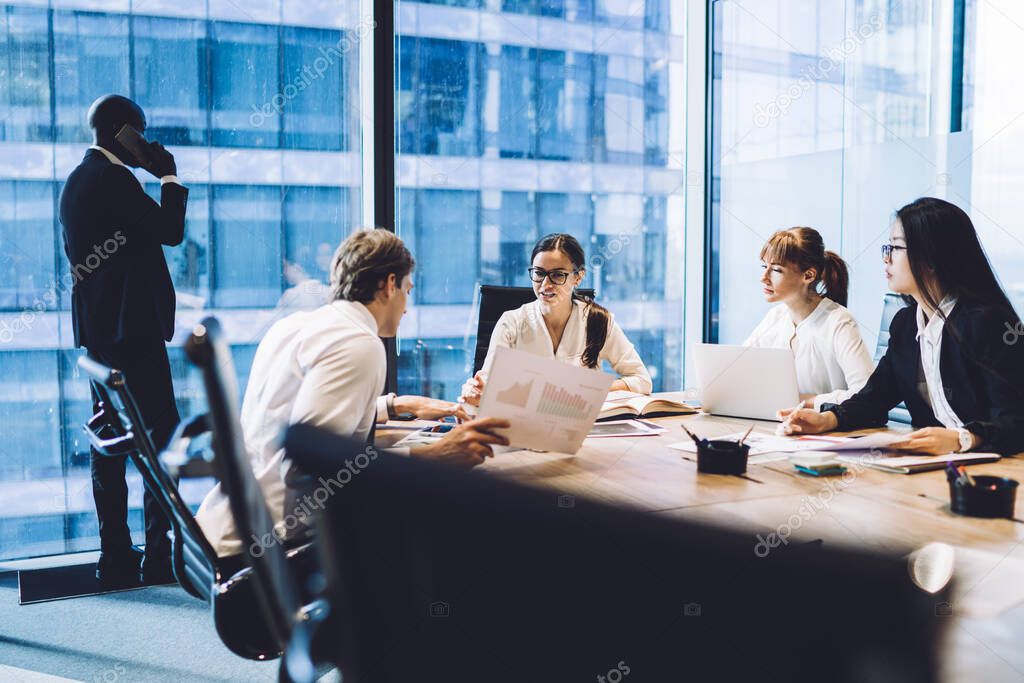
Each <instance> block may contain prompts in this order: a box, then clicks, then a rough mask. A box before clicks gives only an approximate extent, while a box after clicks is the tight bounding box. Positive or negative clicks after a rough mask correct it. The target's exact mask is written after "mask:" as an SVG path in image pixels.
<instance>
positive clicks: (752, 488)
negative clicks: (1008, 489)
mask: <svg viewBox="0 0 1024 683" xmlns="http://www.w3.org/2000/svg"><path fill="white" fill-rule="evenodd" d="M652 421H653V422H657V423H659V424H661V425H663V426H665V427H667V428H668V431H667V432H665V433H663V434H660V435H658V436H644V437H634V438H621V437H617V438H603V439H587V440H586V441H584V444H583V447H582V448H581V449H580V451H579V452H578V453H577V454H576V455H574V456H569V455H565V454H556V453H536V452H530V451H516V452H509V453H501V454H498V455H496V456H495V457H494V458H493V459H489V460H488V461H487V462H486V463H485V464H483V465H481V466H480V468H479V469H483V470H486V471H489V472H492V473H494V474H495V475H497V476H501V477H505V478H508V479H510V480H514V481H517V482H520V483H524V484H529V485H532V486H538V487H542V488H548V489H550V490H551V491H552V494H553V495H554V496H557V500H555V501H553V504H559V505H566V506H568V505H573V504H574V499H575V497H577V496H579V497H587V498H591V499H594V500H598V501H604V502H608V503H613V504H617V505H625V506H629V507H632V508H635V509H640V510H644V511H649V512H651V513H655V514H662V515H668V516H671V517H679V518H685V519H687V520H697V521H702V522H706V523H709V524H714V525H719V526H726V527H729V528H732V529H736V530H740V531H743V532H747V533H749V534H750V538H751V552H754V551H755V546H756V545H757V544H758V542H759V537H758V535H760V538H762V539H765V538H767V537H768V536H769V534H772V533H775V534H787V535H788V536H789V538H788V540H789V542H790V543H800V542H808V541H813V540H817V539H821V540H822V541H824V543H825V544H845V545H847V546H854V547H859V548H866V549H871V550H877V551H882V552H887V553H897V554H909V553H911V552H913V551H915V550H918V549H920V548H921V547H923V546H925V545H927V544H929V543H933V542H941V543H945V544H949V545H951V546H953V548H954V558H955V559H954V569H955V573H956V574H955V575H956V579H955V584H954V585H955V588H954V592H953V597H952V599H951V605H950V608H951V610H952V616H945V614H944V613H942V614H939V615H937V618H946V619H950V620H951V622H952V624H951V626H950V628H948V629H947V633H948V642H946V643H944V644H943V646H942V647H943V651H944V652H945V653H946V654H945V655H944V656H943V666H944V672H943V678H944V680H948V681H965V680H985V681H1016V680H1022V681H1024V647H1022V642H1024V604H1022V603H1024V521H1014V520H1008V519H975V518H968V517H961V516H958V515H954V514H953V513H951V512H950V511H949V488H948V484H947V483H946V478H945V473H944V472H943V471H941V470H939V471H934V472H924V473H920V474H912V475H902V474H889V473H885V472H880V471H877V470H871V469H868V468H863V467H852V466H851V467H850V470H849V473H848V474H847V475H845V476H844V477H843V478H839V477H831V478H816V477H811V476H807V475H803V474H798V473H797V472H796V471H795V470H794V469H793V466H792V465H791V464H790V463H788V462H787V461H786V460H777V461H773V462H765V463H761V464H751V465H750V466H749V467H748V469H747V474H746V475H745V476H744V477H739V476H728V475H709V474H700V473H698V472H697V465H696V462H695V455H694V454H692V453H685V452H682V451H679V450H675V449H672V448H669V447H668V445H669V444H672V443H677V442H680V441H683V440H685V439H687V437H686V434H685V432H683V430H682V429H681V428H680V424H684V423H685V424H686V426H687V427H688V428H689V429H690V430H691V431H693V432H695V433H697V434H698V435H700V436H705V437H715V436H724V435H727V434H733V433H736V432H738V431H745V430H746V429H747V427H749V426H750V424H751V421H750V420H738V419H732V418H723V417H717V416H710V415H691V416H686V417H672V418H658V419H654V420H652ZM404 424H405V425H408V424H409V423H404ZM754 424H756V426H755V428H754V429H755V431H758V432H765V433H773V432H774V430H775V424H774V423H769V422H757V421H755V422H754ZM890 428H891V429H894V430H900V431H909V427H907V426H905V425H893V426H891V427H890ZM407 433H408V432H407V431H402V432H397V431H392V430H388V429H387V428H386V427H382V428H381V429H380V430H379V431H378V443H381V444H382V445H385V446H386V445H388V444H389V443H393V442H394V441H395V440H397V438H400V437H401V436H404V435H405V434H407ZM970 472H971V473H972V474H997V475H1000V476H1007V477H1012V478H1014V479H1017V480H1018V481H1024V457H1021V458H1009V459H1006V458H1004V459H1003V460H1000V461H999V462H996V463H991V464H985V465H975V466H972V467H971V468H970ZM1017 495H1018V500H1017V510H1016V514H1017V517H1018V519H1020V520H1024V503H1022V501H1021V496H1022V495H1024V494H1021V493H1020V491H1019V490H1018V494H1017ZM762 552H764V551H763V550H762ZM828 609H835V610H842V602H841V598H840V599H837V600H836V601H835V604H834V605H831V606H829V607H828ZM943 609H944V607H943ZM879 618H884V616H883V615H880V617H879Z"/></svg>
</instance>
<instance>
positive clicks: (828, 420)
mask: <svg viewBox="0 0 1024 683" xmlns="http://www.w3.org/2000/svg"><path fill="white" fill-rule="evenodd" d="M778 416H779V419H780V420H782V424H781V425H779V431H780V432H781V433H783V434H787V435H788V434H820V433H822V432H830V431H832V430H833V429H835V428H836V427H838V426H839V420H838V418H836V414H835V413H831V412H829V413H819V412H818V411H817V410H812V409H810V408H800V409H799V410H793V409H792V408H784V409H783V410H780V411H779V412H778Z"/></svg>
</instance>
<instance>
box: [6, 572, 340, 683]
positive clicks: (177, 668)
mask: <svg viewBox="0 0 1024 683" xmlns="http://www.w3.org/2000/svg"><path fill="white" fill-rule="evenodd" d="M0 664H6V665H8V666H13V667H17V668H20V669H27V670H30V671H38V672H42V673H46V674H51V675H54V676H62V677H65V678H70V679H74V680H79V681H90V682H91V681H94V680H98V681H107V682H108V683H110V682H113V681H124V682H127V681H275V680H277V667H278V662H277V661H271V662H254V661H250V660H246V659H242V658H240V657H238V656H236V655H234V654H232V653H231V652H230V651H228V650H227V648H225V647H224V646H223V645H222V644H221V642H220V640H219V639H218V638H217V634H216V632H215V631H214V628H213V620H212V618H211V616H210V611H209V607H208V606H207V605H206V604H205V603H203V602H201V601H199V600H196V599H195V598H192V597H190V596H189V595H187V594H186V593H185V591H183V590H182V589H181V588H179V587H177V586H167V587H154V588H144V589H142V590H135V591H127V592H124V593H109V594H107V595H98V596H94V597H87V598H75V599H72V600H58V601H55V602H47V603H42V604H36V605H25V606H21V605H18V581H17V575H16V574H15V573H7V574H0ZM336 678H337V676H336V674H329V675H327V676H325V677H324V678H323V679H321V680H322V681H324V680H333V679H336Z"/></svg>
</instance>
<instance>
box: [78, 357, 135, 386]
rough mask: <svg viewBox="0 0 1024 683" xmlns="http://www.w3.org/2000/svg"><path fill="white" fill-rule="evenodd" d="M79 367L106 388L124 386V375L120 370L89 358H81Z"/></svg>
mask: <svg viewBox="0 0 1024 683" xmlns="http://www.w3.org/2000/svg"><path fill="white" fill-rule="evenodd" d="M78 367H79V368H80V369H81V370H82V372H84V373H85V374H87V375H89V377H91V378H92V379H94V380H96V381H97V382H99V383H100V384H102V385H103V386H105V387H110V388H116V387H118V386H120V385H122V384H124V373H122V372H121V371H120V370H112V369H110V368H108V367H107V366H106V365H103V364H102V363H98V362H96V361H94V360H93V359H92V358H89V356H81V357H79V359H78Z"/></svg>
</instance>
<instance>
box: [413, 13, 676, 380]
mask: <svg viewBox="0 0 1024 683" xmlns="http://www.w3.org/2000/svg"><path fill="white" fill-rule="evenodd" d="M434 4H458V5H459V6H461V7H466V8H468V10H459V11H458V13H457V14H456V13H455V10H450V9H448V8H441V7H435V6H434ZM402 5H403V3H399V5H398V9H397V11H396V17H397V33H398V36H397V37H396V51H397V54H396V74H395V80H396V101H395V107H396V112H395V113H396V123H397V129H398V130H397V138H396V139H397V141H398V161H397V176H398V184H399V199H398V225H397V230H398V233H399V235H400V236H401V237H402V238H403V239H405V240H406V242H407V243H408V244H409V246H410V247H411V248H412V249H413V250H414V253H415V255H416V259H417V274H416V289H415V290H414V293H413V299H414V304H415V305H414V306H413V307H412V310H410V313H409V315H408V316H406V319H405V321H404V323H403V325H402V328H401V329H400V335H401V339H400V343H399V368H398V369H399V387H400V388H403V390H412V389H414V388H415V389H416V391H417V393H421V392H423V391H427V390H430V391H432V392H434V395H439V396H441V397H443V398H447V399H453V398H455V397H456V396H457V394H458V390H459V387H460V386H461V384H462V382H463V380H464V379H465V378H466V377H467V376H468V375H469V374H470V372H471V371H472V362H473V355H474V348H475V341H476V340H475V332H476V303H477V296H476V293H477V289H478V287H479V285H480V284H484V283H487V284H499V285H509V286H526V285H528V284H529V279H528V277H527V274H526V268H527V267H528V266H529V258H530V251H531V249H532V247H533V244H534V243H535V242H536V240H537V239H538V238H539V237H541V236H543V235H545V234H548V233H551V232H567V233H570V234H572V235H574V236H575V237H576V238H577V239H579V241H580V242H581V244H582V245H583V247H584V249H585V250H586V252H587V264H586V267H587V272H586V277H585V279H584V281H583V283H582V285H581V286H583V287H587V288H593V289H595V290H596V292H597V298H598V301H599V302H600V303H602V304H603V305H604V306H606V307H608V308H609V309H610V310H611V311H612V313H613V314H614V315H615V317H616V320H617V321H618V322H619V323H620V324H621V325H622V326H623V329H624V330H625V331H626V334H627V336H629V337H630V339H631V340H632V341H633V343H634V344H635V345H636V346H637V348H638V350H639V351H640V352H641V353H642V354H643V356H644V360H645V362H646V363H647V365H648V367H649V368H650V369H651V372H652V374H653V375H654V377H655V389H656V390H671V389H677V388H679V387H680V385H681V382H682V323H681V321H682V305H683V298H684V295H683V291H682V286H681V283H684V282H686V278H685V275H684V273H683V270H684V258H683V251H682V245H683V243H684V240H683V239H682V231H683V189H684V186H685V174H684V171H683V166H684V160H683V155H684V149H683V148H682V144H681V140H682V135H681V131H682V129H683V126H684V123H685V120H684V109H683V103H684V101H685V93H684V91H683V86H684V83H685V79H684V78H682V75H683V66H684V65H683V62H682V60H683V55H684V53H685V50H684V45H683V37H682V35H681V32H682V27H683V25H684V22H683V21H682V16H680V15H681V12H682V11H683V5H682V3H674V4H673V3H668V2H648V3H644V4H638V3H618V2H616V3H612V2H603V1H601V0H598V1H597V2H593V1H591V0H502V1H501V2H498V3H494V2H487V3H475V2H473V3H469V2H458V3H448V2H445V3H432V4H431V5H424V4H420V3H409V5H410V11H409V12H405V11H403V7H402ZM478 6H479V9H477V8H478ZM412 7H415V11H411V10H412ZM499 9H500V12H499V11H498V10H499ZM522 14H528V15H533V16H535V17H537V20H536V22H534V23H526V22H524V21H523V18H522V17H517V16H513V15H522ZM673 15H674V19H673ZM528 26H534V27H535V29H526V28H524V27H528ZM477 133H478V134H479V141H480V142H479V144H477V142H476V141H477V137H476V136H477ZM673 140H674V141H676V142H675V143H674V147H673V142H672V141H673ZM666 272H672V273H673V278H672V279H670V281H671V282H673V284H672V285H671V286H668V285H666V284H665V283H666V277H665V274H666ZM676 278H677V279H676Z"/></svg>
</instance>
